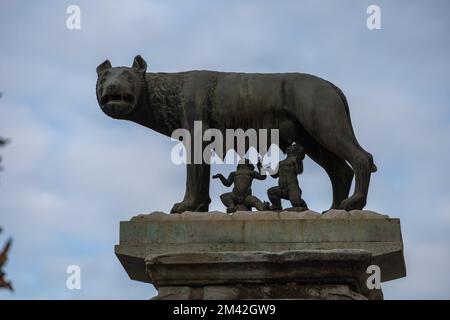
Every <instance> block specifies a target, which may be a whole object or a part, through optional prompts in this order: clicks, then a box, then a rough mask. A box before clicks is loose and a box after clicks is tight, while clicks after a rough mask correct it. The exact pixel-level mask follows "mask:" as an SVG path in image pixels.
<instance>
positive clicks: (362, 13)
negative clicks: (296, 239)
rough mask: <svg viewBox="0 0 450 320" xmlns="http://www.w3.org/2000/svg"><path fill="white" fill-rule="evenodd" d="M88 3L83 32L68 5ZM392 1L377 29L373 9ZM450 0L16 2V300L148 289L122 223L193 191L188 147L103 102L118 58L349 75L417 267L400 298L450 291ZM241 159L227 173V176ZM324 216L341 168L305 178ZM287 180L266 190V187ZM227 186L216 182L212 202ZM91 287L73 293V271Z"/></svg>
mask: <svg viewBox="0 0 450 320" xmlns="http://www.w3.org/2000/svg"><path fill="white" fill-rule="evenodd" d="M70 4H77V5H79V6H80V8H81V23H82V24H81V30H68V29H67V28H66V19H67V16H68V15H67V14H66V8H67V6H69V5H70ZM370 4H377V5H379V6H380V8H381V19H382V20H381V23H382V29H381V30H368V29H367V27H366V19H367V14H366V8H367V7H368V6H369V5H370ZM449 9H450V3H449V2H448V1H445V0H442V1H438V0H434V1H406V0H403V1H402V0H399V1H364V0H345V1H333V0H328V1H325V0H323V1H300V0H297V1H274V0H273V1H264V0H263V1H256V0H255V1H250V0H241V1H237V0H231V1H230V0H227V1H143V0H142V1H112V0H111V1H100V0H99V1H33V2H30V1H12V0H3V1H2V4H1V10H0V39H1V45H0V91H2V92H3V97H2V98H1V99H0V134H1V135H2V136H5V137H10V138H11V139H12V142H11V144H10V145H8V146H7V147H6V148H4V149H3V150H1V154H2V156H3V158H4V167H5V171H4V172H2V174H1V175H0V224H1V225H2V226H3V228H4V233H3V234H2V235H0V241H2V242H3V241H4V240H6V236H7V235H12V236H14V240H15V242H14V246H13V248H12V252H11V257H10V262H9V264H8V265H7V268H6V271H7V273H8V276H9V278H11V279H12V280H13V281H14V284H15V287H16V293H14V294H11V293H9V292H6V291H0V299H10V298H18V299H44V298H48V299H90V298H97V299H101V298H105V299H118V298H122V299H147V298H149V297H151V296H153V295H154V292H155V291H154V289H153V288H152V287H151V286H149V285H147V284H142V283H138V282H134V281H131V280H129V279H128V277H127V275H126V273H125V272H124V270H123V269H122V267H121V265H120V264H119V262H118V260H117V258H116V257H115V255H114V252H113V246H114V244H116V243H117V242H118V228H119V223H118V222H119V221H120V220H128V219H129V218H130V217H131V216H133V215H136V214H139V213H145V212H151V211H154V210H162V211H168V210H170V208H171V206H172V204H173V203H175V202H178V201H179V200H181V198H182V196H183V192H184V179H185V170H184V168H183V167H182V166H176V165H173V164H171V163H170V161H168V159H169V157H170V151H171V148H172V147H173V145H174V144H173V142H171V141H170V140H169V139H168V138H166V137H162V136H160V135H158V134H156V133H155V132H152V131H150V130H148V129H146V128H143V127H139V126H137V125H135V124H132V123H127V122H121V121H115V120H112V119H110V118H107V117H106V116H105V115H104V114H103V113H102V112H101V111H100V109H99V107H98V105H97V102H96V98H95V82H96V73H95V68H96V67H97V65H98V64H99V63H101V62H102V61H104V60H105V59H106V58H108V59H110V60H111V62H112V64H113V65H131V63H132V60H133V57H134V56H135V55H136V54H141V55H142V56H143V57H144V58H145V59H146V60H147V63H148V69H149V71H168V72H171V71H182V70H192V69H210V70H221V71H222V70H223V71H241V72H305V73H311V74H315V75H318V76H320V77H323V78H325V79H327V80H330V81H332V82H333V83H335V84H336V85H338V86H339V87H340V88H341V89H342V90H343V91H344V92H345V94H346V96H347V99H348V101H349V105H350V111H351V116H352V121H353V125H354V128H355V132H356V135H357V137H358V139H359V141H360V143H361V144H362V145H363V146H364V148H365V149H366V150H368V151H370V152H371V153H372V154H373V155H374V159H375V162H376V164H377V166H378V169H379V170H378V172H377V173H376V174H374V175H373V176H372V183H371V189H370V193H369V200H368V205H367V209H370V210H374V211H378V212H382V213H385V214H389V215H390V216H392V217H399V218H400V219H401V223H402V232H403V238H404V242H405V255H406V263H407V269H408V277H406V278H404V279H400V280H396V281H392V282H388V283H385V284H384V285H383V289H384V294H385V297H386V298H387V299H395V298H399V299H418V298H424V299H432V298H440V299H448V298H450V288H449V286H450V275H449V274H448V269H449V265H450V250H449V246H450V189H449V187H448V185H447V183H448V181H450V170H449V169H448V164H449V163H450V152H449V150H450V148H449V147H450V146H449V144H450V143H449V137H450V105H449V101H450V91H449V83H450V61H449V56H450V45H449V42H448V34H449V32H450V20H449V19H448V12H450V10H449ZM229 170H230V167H218V166H215V167H214V168H213V173H216V172H224V173H227V172H228V171H229ZM300 181H301V184H302V189H303V190H304V197H305V199H306V200H307V202H308V204H309V205H310V207H311V208H312V209H314V210H316V211H322V210H324V209H326V208H328V206H329V204H330V203H331V186H330V183H329V180H328V178H327V177H326V174H325V172H324V171H323V170H322V169H321V168H320V167H318V166H317V165H316V164H314V163H313V162H312V161H311V160H309V159H307V160H306V162H305V173H304V174H303V175H302V176H301V178H300ZM271 184H273V182H271V181H269V180H266V181H264V182H261V183H258V185H255V193H256V194H257V195H258V196H259V197H260V198H265V197H266V196H265V190H267V188H268V187H270V186H271ZM225 190H226V188H225V187H223V186H221V185H219V184H218V183H215V182H213V183H212V184H211V194H212V198H213V203H212V205H211V208H210V209H220V210H223V207H222V205H221V203H220V200H219V194H220V193H223V192H225ZM71 264H76V265H79V266H80V267H81V270H82V289H81V290H73V291H71V290H67V289H66V286H65V284H66V276H67V275H66V273H65V271H66V267H67V266H68V265H71Z"/></svg>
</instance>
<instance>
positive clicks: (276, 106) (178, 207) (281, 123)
mask: <svg viewBox="0 0 450 320" xmlns="http://www.w3.org/2000/svg"><path fill="white" fill-rule="evenodd" d="M146 71H147V63H146V62H145V61H144V59H143V58H142V57H141V56H136V57H135V59H134V62H133V65H132V67H131V68H130V67H112V66H111V63H110V62H109V61H108V60H106V61H105V62H103V63H102V64H100V65H99V66H98V67H97V75H98V80H97V86H96V87H97V88H96V91H97V99H98V103H99V105H100V107H101V109H102V110H103V112H104V113H106V114H107V115H108V116H110V117H112V118H115V119H124V120H129V121H133V122H135V123H138V124H140V125H143V126H145V127H148V128H150V129H153V130H155V131H157V132H159V133H161V134H163V135H166V136H169V137H170V136H171V134H172V132H173V131H174V130H175V129H178V128H184V129H187V130H193V127H194V121H202V123H203V128H204V129H205V130H206V129H207V128H216V129H219V130H221V131H222V132H223V133H224V134H225V130H226V129H237V128H241V129H243V130H247V129H249V128H253V129H255V130H258V129H268V130H270V129H279V137H280V140H279V147H280V149H281V150H282V151H283V152H285V151H286V148H287V147H288V146H289V145H291V144H292V143H293V142H295V143H298V144H300V145H302V146H303V147H304V148H305V151H306V154H307V155H308V156H309V157H310V158H311V159H313V160H314V161H315V162H316V163H318V164H319V165H320V166H322V167H323V168H324V169H325V171H326V172H327V174H328V176H329V177H330V180H331V184H332V189H333V203H332V205H331V208H340V209H345V210H353V209H362V208H363V207H364V206H365V205H366V200H367V193H368V188H369V182H370V175H371V172H375V171H376V166H375V165H374V162H373V158H372V155H371V154H370V153H368V152H367V151H365V150H364V149H363V148H362V147H361V146H360V144H359V143H358V141H357V139H356V137H355V133H354V132H353V127H352V124H351V120H350V113H349V108H348V104H347V100H346V98H345V96H344V94H343V93H342V91H341V90H340V89H339V88H337V87H336V86H335V85H333V84H332V83H330V82H328V81H326V80H323V79H321V78H319V77H316V76H313V75H309V74H303V73H274V74H263V73H233V72H215V71H186V72H178V73H147V72H146ZM269 143H270V142H269ZM226 151H227V150H225V152H226ZM224 154H225V153H224ZM353 176H355V191H354V193H353V195H352V196H350V197H349V192H350V187H351V183H352V179H353ZM209 183H210V165H209V164H206V163H203V164H187V181H186V193H185V196H184V200H183V201H182V202H180V203H177V204H175V205H174V206H173V208H172V211H171V212H172V213H181V212H184V211H208V207H209V203H210V202H211V199H210V197H209Z"/></svg>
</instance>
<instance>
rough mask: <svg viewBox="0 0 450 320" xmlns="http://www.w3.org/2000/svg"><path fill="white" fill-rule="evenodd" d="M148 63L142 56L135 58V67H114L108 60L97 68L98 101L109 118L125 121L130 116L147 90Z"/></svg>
mask: <svg viewBox="0 0 450 320" xmlns="http://www.w3.org/2000/svg"><path fill="white" fill-rule="evenodd" d="M146 71H147V63H146V62H145V60H144V59H143V58H142V57H141V56H139V55H138V56H136V57H135V58H134V62H133V66H132V67H131V68H129V67H112V66H111V62H109V60H106V61H105V62H103V63H102V64H100V65H99V66H98V67H97V76H98V79H97V101H98V104H99V105H100V108H101V109H102V110H103V112H104V113H106V114H107V115H108V116H110V117H112V118H116V119H124V118H127V116H128V115H130V114H131V113H132V112H133V111H134V110H135V108H136V107H137V105H138V103H139V102H140V100H141V98H142V95H143V93H144V92H145V89H146V85H147V83H146V80H145V73H146Z"/></svg>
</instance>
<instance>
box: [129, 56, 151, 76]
mask: <svg viewBox="0 0 450 320" xmlns="http://www.w3.org/2000/svg"><path fill="white" fill-rule="evenodd" d="M132 68H133V69H136V70H137V71H139V72H140V73H143V74H144V75H145V72H146V71H147V62H145V60H144V58H142V57H141V56H140V55H137V56H136V57H135V58H134V61H133V66H132Z"/></svg>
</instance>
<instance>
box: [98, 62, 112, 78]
mask: <svg viewBox="0 0 450 320" xmlns="http://www.w3.org/2000/svg"><path fill="white" fill-rule="evenodd" d="M110 68H111V62H109V60H105V61H104V62H103V63H101V64H100V65H99V66H98V67H97V75H98V76H100V75H101V74H102V73H103V72H104V71H105V70H108V69H110Z"/></svg>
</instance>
